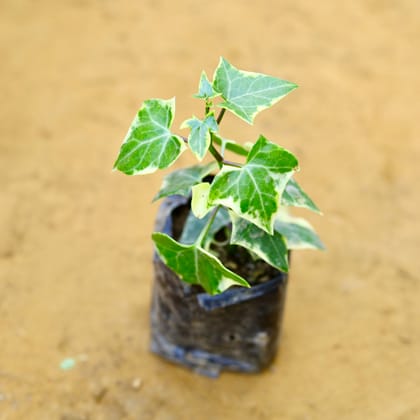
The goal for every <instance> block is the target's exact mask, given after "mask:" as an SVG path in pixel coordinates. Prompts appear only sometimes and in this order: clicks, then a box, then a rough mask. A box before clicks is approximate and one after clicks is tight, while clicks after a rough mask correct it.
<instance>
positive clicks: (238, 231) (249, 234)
mask: <svg viewBox="0 0 420 420" xmlns="http://www.w3.org/2000/svg"><path fill="white" fill-rule="evenodd" d="M231 219H232V236H231V240H230V242H231V243H232V244H236V245H240V246H243V247H244V248H246V249H248V250H250V251H251V252H253V253H255V254H256V255H258V257H260V258H261V259H263V260H264V261H265V262H266V263H268V264H270V265H272V266H273V267H276V268H277V269H279V270H281V271H285V272H287V271H288V269H289V265H288V260H287V246H286V241H285V239H284V237H283V235H281V234H280V233H279V232H277V231H274V232H273V234H272V235H270V234H269V233H267V232H266V231H264V230H262V229H260V228H259V227H257V226H255V225H254V224H253V223H250V222H248V221H247V220H245V219H242V218H241V217H238V216H237V215H235V214H234V213H231Z"/></svg>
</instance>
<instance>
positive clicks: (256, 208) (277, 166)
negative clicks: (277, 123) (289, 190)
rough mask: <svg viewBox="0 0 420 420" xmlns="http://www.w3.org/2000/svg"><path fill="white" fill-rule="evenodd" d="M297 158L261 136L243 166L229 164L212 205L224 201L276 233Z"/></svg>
mask: <svg viewBox="0 0 420 420" xmlns="http://www.w3.org/2000/svg"><path fill="white" fill-rule="evenodd" d="M297 166H298V161H297V159H296V157H295V156H294V155H293V154H292V153H290V152H288V151H287V150H285V149H283V148H282V147H280V146H278V145H277V144H274V143H271V142H269V141H268V140H267V139H266V138H265V137H263V136H260V138H259V139H258V141H257V142H256V143H255V144H254V146H253V147H252V149H251V150H250V152H249V155H248V158H247V161H246V163H245V165H244V166H242V167H241V168H232V167H227V166H225V167H224V168H223V169H222V170H221V171H220V172H219V173H218V174H217V175H216V177H215V178H214V180H213V183H212V184H211V186H210V192H209V206H212V205H218V204H221V205H223V206H225V207H228V208H230V209H231V210H233V211H234V212H235V213H236V214H237V215H239V216H241V217H242V218H244V219H246V220H248V221H249V222H251V223H254V224H255V225H257V226H258V227H260V228H261V229H263V230H265V231H266V232H268V233H270V234H272V233H273V224H274V218H275V215H276V213H277V211H278V207H279V201H280V196H281V194H282V192H283V189H284V187H285V185H286V183H287V181H288V180H289V179H290V177H291V176H292V174H293V171H294V170H295V169H296V168H297Z"/></svg>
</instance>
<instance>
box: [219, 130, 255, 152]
mask: <svg viewBox="0 0 420 420" xmlns="http://www.w3.org/2000/svg"><path fill="white" fill-rule="evenodd" d="M211 137H212V140H213V141H214V142H215V143H216V144H217V145H219V146H220V154H221V155H222V156H223V155H224V151H225V150H230V151H231V152H233V153H236V154H237V155H240V156H248V153H249V150H250V148H246V147H245V146H242V145H241V144H239V143H236V142H235V141H234V140H228V139H224V138H222V137H220V136H218V135H217V134H215V133H212V135H211ZM251 147H252V145H251Z"/></svg>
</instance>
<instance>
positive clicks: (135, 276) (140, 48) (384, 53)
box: [0, 0, 420, 420]
mask: <svg viewBox="0 0 420 420" xmlns="http://www.w3.org/2000/svg"><path fill="white" fill-rule="evenodd" d="M419 40H420V3H419V2H418V1H416V0H399V1H389V0H355V1H352V2H337V1H333V0H325V1H324V0H321V1H319V2H310V1H306V0H284V1H275V0H261V1H259V2H251V1H245V0H243V1H231V2H228V1H220V0H214V1H211V2H198V1H194V0H179V1H169V0H148V1H146V0H138V1H128V0H122V1H111V0H66V1H52V0H39V1H29V0H0V92H1V102H0V419H1V420H9V419H24V420H32V419H36V420H37V419H60V420H83V419H84V420H88V419H89V420H90V419H104V420H105V419H106V420H108V419H110V420H111V419H159V420H163V419H165V420H169V419H174V420H175V419H187V420H189V419H228V420H229V419H233V420H234V419H293V420H294V419H296V420H314V419H320V420H330V419H331V420H337V419H340V420H344V419H345V420H347V419H357V420H360V419H378V420H387V419H399V420H411V419H420V304H419V301H420V284H419V282H420V278H419V273H420V240H419V234H420V221H419V216H418V207H419V204H420V200H419V177H420V166H419V161H420V139H419V129H420V123H419V112H420V106H419V105H420V103H419V102H420V100H419V98H420V76H419V75H420V54H419V50H418V48H419ZM220 55H223V56H225V57H226V58H228V59H229V60H230V61H231V62H232V63H233V64H235V65H236V66H238V67H240V68H243V69H247V70H254V71H260V72H264V73H269V74H273V75H276V76H279V77H282V78H285V79H288V80H292V81H294V82H296V83H298V84H299V85H300V89H298V90H297V91H295V92H293V93H292V94H291V95H290V96H288V97H287V98H286V99H284V100H283V101H281V102H280V103H279V104H277V105H276V106H275V107H274V108H273V109H272V110H270V111H266V112H265V113H262V114H261V115H260V116H258V117H257V119H256V122H255V125H254V126H253V127H249V126H247V125H246V124H245V123H242V122H239V123H238V122H237V120H236V119H235V118H234V117H233V116H227V118H226V119H225V121H224V124H225V125H224V134H225V135H226V137H230V138H236V139H239V140H243V141H245V140H255V139H256V137H257V136H258V134H259V133H264V134H265V135H266V136H267V137H268V138H270V139H272V140H276V141H278V142H279V143H280V144H282V145H283V146H284V147H287V148H289V149H291V150H292V151H294V152H295V153H296V154H297V155H298V157H299V158H300V163H301V167H302V172H301V173H300V174H299V177H298V179H299V181H300V183H301V184H302V185H303V186H304V188H305V189H306V190H307V191H308V192H310V194H311V195H312V197H313V198H314V200H315V201H316V202H317V203H318V204H319V206H320V207H321V208H322V210H323V211H324V214H325V216H323V217H318V216H316V215H312V214H308V213H305V215H307V217H308V218H309V220H310V221H311V222H312V223H313V224H314V225H315V226H316V228H317V230H318V231H319V233H320V235H321V236H322V238H323V240H324V241H325V243H326V245H327V247H328V251H327V252H325V253H321V252H312V251H311V252H309V251H305V252H301V253H299V254H298V253H295V256H294V258H293V269H292V273H291V282H290V287H289V292H288V301H287V307H286V316H285V324H284V335H283V338H282V345H281V349H280V351H279V354H278V357H277V359H276V362H275V364H274V366H273V368H272V369H270V370H269V371H267V372H265V373H263V374H261V375H239V374H231V373H228V374H223V375H222V376H221V377H220V378H219V379H218V380H211V379H208V378H205V377H201V376H198V375H195V374H193V373H191V372H189V371H187V370H185V369H183V368H180V367H177V366H174V365H172V364H170V363H167V362H165V361H162V360H161V359H159V358H157V357H155V356H153V355H152V354H150V353H149V351H148V344H149V343H148V334H149V328H148V309H149V296H150V289H151V278H152V266H151V257H152V245H151V241H150V234H151V232H152V227H153V219H154V214H155V212H156V209H157V205H156V204H150V201H151V199H152V197H153V195H154V193H155V191H156V189H157V188H158V186H159V185H160V182H161V179H162V174H159V175H156V176H149V177H126V176H124V175H122V174H118V173H111V170H110V169H111V166H112V163H113V160H114V158H115V157H116V153H117V151H118V149H119V145H120V142H121V140H122V138H123V136H124V134H125V132H126V129H127V127H128V125H129V123H130V121H131V119H132V117H133V115H134V113H135V112H136V110H137V108H138V107H139V106H140V104H141V102H142V101H143V100H145V99H147V98H150V97H162V98H170V97H172V96H176V97H177V117H176V121H175V124H176V126H179V124H180V123H181V122H182V121H183V120H184V119H186V118H188V117H190V116H191V114H192V113H196V114H198V113H200V112H201V107H199V106H200V105H201V104H200V103H199V101H197V100H196V99H193V98H192V97H191V94H193V93H194V92H195V91H196V88H197V83H198V77H199V74H200V71H201V70H202V69H205V70H206V71H207V72H208V73H209V74H211V73H212V71H213V69H214V68H215V66H216V65H217V62H218V57H219V56H220ZM190 160H191V162H193V159H192V158H191V157H189V156H187V155H185V156H183V157H182V158H181V159H180V162H179V164H182V163H188V162H189V161H190ZM299 214H303V213H299ZM66 358H73V359H74V360H75V361H76V364H75V366H74V367H73V368H72V369H69V370H62V369H60V363H61V362H62V361H63V360H64V359H66Z"/></svg>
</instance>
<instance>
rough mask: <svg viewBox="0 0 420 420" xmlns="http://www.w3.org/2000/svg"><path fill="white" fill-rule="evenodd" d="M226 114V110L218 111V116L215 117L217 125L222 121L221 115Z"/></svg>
mask: <svg viewBox="0 0 420 420" xmlns="http://www.w3.org/2000/svg"><path fill="white" fill-rule="evenodd" d="M225 112H226V108H222V110H221V111H220V114H219V115H218V117H217V120H216V121H217V124H220V123H221V122H222V119H223V115H225Z"/></svg>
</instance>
